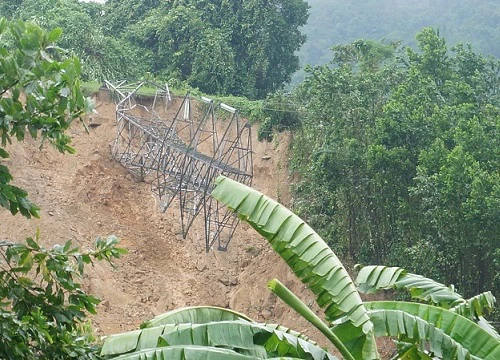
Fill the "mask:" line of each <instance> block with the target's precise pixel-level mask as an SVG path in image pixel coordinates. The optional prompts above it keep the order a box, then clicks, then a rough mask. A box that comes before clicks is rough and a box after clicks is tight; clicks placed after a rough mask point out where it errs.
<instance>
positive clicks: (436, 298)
mask: <svg viewBox="0 0 500 360" xmlns="http://www.w3.org/2000/svg"><path fill="white" fill-rule="evenodd" d="M356 284H357V285H358V289H359V291H360V292H362V293H365V294H369V293H374V292H376V291H378V290H380V289H391V288H392V289H396V290H402V289H404V290H407V291H409V292H410V294H411V297H412V298H413V299H417V300H422V301H426V302H428V303H431V304H434V305H437V306H439V307H442V308H445V309H450V310H451V311H454V312H456V313H457V314H460V315H463V316H465V317H466V318H468V319H470V320H473V321H475V322H476V323H477V324H478V325H479V326H481V327H482V328H483V329H485V330H486V331H488V332H489V333H490V334H492V335H493V336H495V337H497V338H498V339H500V335H499V334H498V333H497V332H496V330H495V328H494V327H493V326H492V325H491V324H490V323H488V321H486V320H485V319H484V317H483V315H485V310H489V311H491V310H493V309H494V308H495V302H496V299H495V297H494V296H493V294H492V293H491V292H490V291H487V292H484V293H481V294H479V295H476V296H474V297H472V298H470V299H464V298H463V297H462V295H460V294H458V293H457V292H455V289H454V287H453V286H445V285H443V284H441V283H439V282H437V281H434V280H432V279H428V278H425V277H423V276H420V275H416V274H411V273H408V272H407V271H406V270H405V269H403V268H399V267H387V266H381V265H375V266H373V265H372V266H365V267H363V268H361V270H360V271H359V273H358V276H357V278H356Z"/></svg>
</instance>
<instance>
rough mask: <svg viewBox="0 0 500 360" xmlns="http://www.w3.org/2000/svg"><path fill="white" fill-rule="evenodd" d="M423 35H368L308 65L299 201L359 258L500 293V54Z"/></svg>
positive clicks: (296, 150)
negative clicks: (411, 38)
mask: <svg viewBox="0 0 500 360" xmlns="http://www.w3.org/2000/svg"><path fill="white" fill-rule="evenodd" d="M416 40H417V42H418V49H415V50H412V49H407V50H406V51H403V50H401V49H400V48H399V47H398V46H397V44H394V45H392V44H385V45H384V44H379V43H374V42H371V41H361V40H359V41H356V42H354V43H352V44H350V45H342V46H337V47H335V48H334V53H333V61H332V64H331V65H324V66H318V67H315V68H309V69H308V76H307V77H306V79H305V81H304V83H303V84H301V85H300V86H299V87H298V89H297V91H296V92H295V93H294V94H293V97H292V100H291V102H295V103H296V104H300V105H299V107H298V108H297V111H300V113H301V121H300V123H299V124H296V125H295V126H296V127H297V126H298V127H297V128H296V130H295V136H294V142H293V144H292V146H293V151H292V153H293V157H292V168H293V171H296V172H297V174H298V175H299V179H300V180H299V181H298V182H297V183H296V184H295V208H296V209H297V211H299V213H300V214H301V215H302V216H304V217H305V218H306V219H307V220H308V221H310V222H311V224H312V225H313V226H314V227H316V228H317V229H319V230H320V233H321V234H322V235H323V236H324V237H325V238H327V239H329V241H330V244H331V245H332V246H334V247H335V248H337V249H339V250H340V251H341V252H342V253H343V254H344V256H346V257H349V258H352V259H353V261H356V262H370V263H388V264H398V265H403V266H405V267H406V268H408V269H411V270H413V271H416V272H419V273H423V274H425V275H427V276H433V277H435V278H437V279H439V280H441V281H443V282H446V283H453V284H455V285H456V286H457V287H458V288H459V289H461V291H462V292H463V293H465V294H466V295H470V294H473V293H477V292H480V291H483V290H484V289H486V288H493V290H494V292H495V293H498V292H499V291H500V288H498V273H499V269H498V264H499V259H498V253H499V251H498V248H499V247H498V241H497V239H498V233H500V228H499V224H498V221H497V220H496V219H498V217H499V215H500V213H499V212H498V211H499V209H500V207H499V199H500V193H499V192H498V189H500V178H499V172H498V169H499V168H500V163H499V161H498V159H499V157H498V152H499V149H500V144H499V142H498V129H499V126H500V121H499V119H500V118H499V115H500V113H499V110H500V102H499V97H498V91H497V88H498V84H499V81H500V76H499V74H500V73H499V69H500V63H499V61H498V60H495V59H492V58H487V57H484V56H482V55H480V54H477V53H475V52H473V51H472V50H471V48H470V47H468V46H462V45H458V46H456V47H454V48H452V49H449V48H448V46H447V44H446V42H445V40H444V39H443V38H442V37H440V36H439V33H438V32H437V31H436V30H434V29H432V28H426V29H424V30H423V31H421V32H420V33H419V34H418V35H417V37H416ZM495 234H496V235H495Z"/></svg>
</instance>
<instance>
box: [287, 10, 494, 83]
mask: <svg viewBox="0 0 500 360" xmlns="http://www.w3.org/2000/svg"><path fill="white" fill-rule="evenodd" d="M308 3H309V5H310V7H311V8H310V11H309V12H310V15H309V21H308V23H307V24H306V25H305V26H304V27H303V32H304V34H305V35H306V36H307V41H306V42H305V44H304V45H303V46H302V48H301V50H300V51H299V58H300V62H301V64H302V65H305V64H310V65H321V64H325V63H328V61H329V60H330V54H329V49H330V48H331V47H332V46H335V45H338V44H347V43H351V42H353V41H356V40H357V39H370V40H374V41H380V40H382V39H386V40H389V41H401V42H402V44H403V45H404V46H410V47H416V45H417V44H416V41H415V38H414V35H415V33H417V32H418V31H420V30H421V29H422V28H424V27H429V26H432V27H434V28H437V29H439V30H440V34H441V36H443V37H444V38H446V40H447V42H448V43H449V44H455V43H457V42H461V43H464V44H466V43H471V44H474V46H475V49H476V51H478V52H480V53H482V54H485V55H493V56H495V57H500V51H499V49H498V47H497V46H496V44H497V43H498V42H499V31H498V30H499V26H498V24H499V21H498V20H499V15H498V13H497V12H496V11H495V9H496V6H497V3H496V2H495V1H494V0H484V1H468V0H457V1H455V2H453V3H450V2H448V1H429V0H423V1H415V0H412V1H393V0H376V1H374V0H365V1H363V2H362V3H359V4H354V3H353V2H352V1H348V0H309V1H308ZM450 5H453V6H450ZM303 77H304V73H303V72H300V73H298V74H296V75H294V83H298V82H300V81H302V79H303Z"/></svg>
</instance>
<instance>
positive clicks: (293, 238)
mask: <svg viewBox="0 0 500 360" xmlns="http://www.w3.org/2000/svg"><path fill="white" fill-rule="evenodd" d="M212 196H213V197H214V198H215V199H217V200H218V201H220V202H222V203H223V204H225V205H227V206H228V207H229V208H230V209H232V210H234V211H235V212H236V213H238V215H239V216H240V218H242V219H243V220H244V221H246V222H247V223H248V224H250V225H251V226H252V227H253V228H254V229H255V230H256V231H257V232H258V233H259V234H261V235H262V236H264V237H265V238H266V239H267V240H268V241H269V242H270V244H271V245H272V247H273V248H274V250H275V251H276V252H277V253H278V254H279V255H280V256H281V257H282V258H283V259H284V260H285V261H286V263H287V264H288V265H289V266H290V268H291V269H292V270H293V271H294V272H295V274H296V275H297V276H298V277H299V278H300V279H301V281H302V282H304V283H305V284H307V285H308V286H309V288H310V289H311V290H312V291H313V292H314V294H315V295H316V298H317V302H318V305H319V306H321V307H322V308H324V312H325V315H326V318H327V320H328V321H333V320H335V319H337V318H339V317H341V316H344V315H345V316H346V317H347V318H348V319H349V321H350V322H351V323H352V324H353V326H354V327H356V328H359V329H360V330H361V331H360V332H359V338H358V340H359V341H358V343H357V344H358V346H357V353H356V354H353V355H355V357H356V358H362V359H375V358H378V353H377V349H376V346H375V342H374V337H373V331H372V328H373V325H372V323H371V321H370V318H369V317H368V314H367V311H366V309H365V307H364V305H363V302H362V300H361V298H360V296H359V293H358V291H357V289H356V287H355V285H354V283H353V281H352V280H351V278H350V277H349V274H348V273H347V271H346V270H345V268H344V266H343V265H342V263H341V262H340V260H339V259H338V258H337V256H336V255H335V254H334V253H333V251H332V250H331V249H330V248H329V247H328V245H327V244H326V243H325V242H324V241H323V240H322V239H321V237H320V236H319V235H318V234H316V232H315V231H314V230H313V229H312V228H311V227H309V226H308V225H307V224H306V223H305V222H304V221H303V220H302V219H300V218H299V217H298V216H297V215H295V214H294V213H292V212H291V211H290V210H288V209H287V208H285V207H284V206H282V205H280V204H278V203H277V202H275V201H274V200H272V199H270V198H268V197H267V196H265V195H263V194H261V193H260V192H258V191H256V190H254V189H252V188H249V187H247V186H245V185H243V184H240V183H238V182H236V181H233V180H231V179H228V178H225V177H223V176H221V177H219V178H218V179H217V180H216V187H215V189H214V190H213V191H212Z"/></svg>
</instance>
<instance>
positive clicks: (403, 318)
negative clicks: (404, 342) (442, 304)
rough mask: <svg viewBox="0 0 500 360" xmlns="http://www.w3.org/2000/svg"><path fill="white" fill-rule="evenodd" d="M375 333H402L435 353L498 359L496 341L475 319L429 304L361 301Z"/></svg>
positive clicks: (450, 357)
mask: <svg viewBox="0 0 500 360" xmlns="http://www.w3.org/2000/svg"><path fill="white" fill-rule="evenodd" d="M365 306H366V308H367V309H369V315H370V318H371V319H372V321H373V323H374V326H375V333H376V335H377V336H387V335H388V336H404V337H405V339H412V340H414V341H416V342H422V341H423V342H425V343H426V345H427V346H429V349H430V350H431V351H432V352H433V353H434V354H435V355H437V356H440V357H443V358H446V359H452V358H455V357H454V356H455V355H457V356H458V358H459V359H461V358H463V359H466V358H467V357H468V356H469V355H470V356H471V357H472V358H476V359H485V360H495V359H500V340H498V339H497V338H496V337H495V336H493V335H491V334H490V333H488V332H487V331H485V330H484V329H483V328H482V327H480V326H479V325H477V324H476V323H475V322H473V321H471V320H469V319H467V318H466V317H464V316H461V315H459V314H457V313H455V312H453V311H450V310H447V309H443V308H439V307H436V306H433V305H427V304H419V303H410V302H403V301H373V302H367V303H365Z"/></svg>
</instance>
